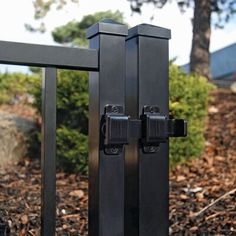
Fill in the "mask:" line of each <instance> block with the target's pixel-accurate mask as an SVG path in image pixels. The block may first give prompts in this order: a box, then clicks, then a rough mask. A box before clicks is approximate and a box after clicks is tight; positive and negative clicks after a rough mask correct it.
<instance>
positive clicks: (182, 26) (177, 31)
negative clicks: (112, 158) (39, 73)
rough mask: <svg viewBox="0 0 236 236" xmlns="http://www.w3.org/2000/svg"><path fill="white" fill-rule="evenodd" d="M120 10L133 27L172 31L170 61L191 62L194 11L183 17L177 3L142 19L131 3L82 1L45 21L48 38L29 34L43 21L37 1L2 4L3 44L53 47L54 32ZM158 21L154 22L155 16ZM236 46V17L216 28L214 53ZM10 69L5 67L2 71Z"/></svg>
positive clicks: (150, 10)
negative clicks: (36, 8) (31, 27)
mask: <svg viewBox="0 0 236 236" xmlns="http://www.w3.org/2000/svg"><path fill="white" fill-rule="evenodd" d="M106 10H112V11H115V10H120V11H121V12H123V13H124V17H125V21H126V22H127V23H128V24H129V25H130V26H131V27H132V26H135V25H137V24H141V23H148V24H153V25H157V26H161V27H165V28H168V29H171V31H172V39H171V40H170V58H171V59H173V58H177V59H176V63H177V64H178V65H183V64H185V63H187V62H188V61H189V54H190V49H191V41H192V25H191V19H192V16H193V10H192V9H188V10H187V11H186V12H185V13H184V14H182V13H181V12H180V11H179V9H178V6H177V4H176V2H175V1H172V3H171V4H167V5H166V6H165V7H164V8H163V9H161V10H157V9H154V8H153V6H152V5H146V6H145V7H144V8H143V11H142V15H139V14H132V13H131V10H130V6H129V2H128V1H127V0H79V5H78V6H76V5H73V4H68V6H67V7H65V9H63V10H62V11H56V10H55V9H52V11H51V12H50V13H49V14H48V15H47V17H46V18H45V19H43V21H44V22H45V24H46V26H47V31H46V33H44V34H41V33H30V32H28V31H26V29H25V27H24V24H25V23H30V24H32V25H34V26H37V25H39V24H40V21H35V20H34V8H33V1H31V0H20V1H19V0H0V29H1V36H0V40H6V41H15V42H26V43H36V44H45V45H53V44H55V42H53V39H52V37H51V31H52V30H53V29H54V28H55V27H57V26H61V25H64V24H66V23H67V22H68V21H71V20H81V19H82V17H83V16H84V15H87V14H93V13H95V12H97V11H106ZM152 15H154V19H153V20H151V16H152ZM234 42H236V17H234V19H233V20H232V21H231V22H230V23H229V24H227V25H226V26H225V27H224V29H223V30H220V29H215V28H214V27H212V36H211V45H210V51H215V50H217V49H220V48H222V47H224V46H227V45H229V44H232V43H234ZM5 69H6V67H3V66H1V67H0V71H4V70H5ZM8 70H10V71H11V70H26V69H22V67H8Z"/></svg>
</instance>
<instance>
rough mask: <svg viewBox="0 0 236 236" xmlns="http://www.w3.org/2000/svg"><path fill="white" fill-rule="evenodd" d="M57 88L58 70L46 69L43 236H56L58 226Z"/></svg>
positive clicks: (43, 89) (43, 122)
mask: <svg viewBox="0 0 236 236" xmlns="http://www.w3.org/2000/svg"><path fill="white" fill-rule="evenodd" d="M56 86H57V69H56V68H45V69H44V70H43V79H42V119H43V121H42V150H41V173H42V190H41V192H42V193H41V235H42V236H54V235H55V226H56Z"/></svg>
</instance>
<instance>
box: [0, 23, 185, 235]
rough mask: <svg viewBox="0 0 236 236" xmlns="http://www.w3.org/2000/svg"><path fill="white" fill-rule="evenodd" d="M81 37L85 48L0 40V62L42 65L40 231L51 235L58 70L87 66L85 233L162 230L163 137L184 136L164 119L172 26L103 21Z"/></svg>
mask: <svg viewBox="0 0 236 236" xmlns="http://www.w3.org/2000/svg"><path fill="white" fill-rule="evenodd" d="M87 37H88V39H89V40H90V49H81V48H67V47H56V46H41V45H31V44H23V43H13V42H3V41H0V63H2V64H13V65H25V66H37V67H42V68H44V70H43V83H42V118H43V119H42V120H43V122H42V150H41V170H42V193H41V197H42V202H41V235H42V236H53V235H55V222H56V221H55V217H56V216H55V214H56V88H57V69H60V68H63V69H75V70H86V71H90V78H89V97H90V102H89V235H90V236H96V235H98V236H122V235H126V236H137V235H139V236H154V235H161V236H164V235H168V136H169V134H170V131H171V132H172V133H171V134H172V136H182V135H186V123H185V122H183V121H182V122H181V121H180V120H178V122H175V121H174V120H172V119H171V120H170V119H169V118H168V39H169V38H170V31H169V30H167V29H164V28H160V27H154V26H151V25H139V26H136V27H134V28H132V29H130V30H129V31H128V28H127V26H125V25H122V24H118V23H115V22H113V21H111V20H105V21H101V22H99V23H97V24H95V25H93V26H92V27H90V28H89V29H88V31H87ZM125 114H126V115H125ZM144 116H145V117H144ZM131 118H132V119H133V120H130V119H131ZM177 123H178V126H181V127H178V128H176V127H175V124H177ZM131 124H132V126H133V128H132V127H129V125H131ZM170 124H171V126H170ZM136 127H138V131H135V129H136ZM131 128H132V133H133V134H134V133H135V135H131V133H130V132H131V131H130V130H131ZM104 129H107V130H104ZM153 130H154V131H153ZM175 130H177V131H178V134H177V135H176V134H175V133H174V132H175ZM147 135H148V137H147ZM127 144H128V145H127ZM125 145H127V146H126V148H124V146H125Z"/></svg>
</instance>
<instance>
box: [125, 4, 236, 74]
mask: <svg viewBox="0 0 236 236" xmlns="http://www.w3.org/2000/svg"><path fill="white" fill-rule="evenodd" d="M128 1H129V2H130V4H131V9H132V11H134V12H138V13H141V8H142V6H143V5H144V4H149V3H151V4H154V6H155V7H157V8H162V7H164V6H165V5H166V3H167V2H170V0H128ZM176 1H177V3H178V6H179V7H180V9H181V10H182V11H184V9H185V8H186V7H194V16H193V37H192V49H191V54H190V70H191V71H192V72H195V73H198V74H200V75H203V76H205V77H207V78H210V77H211V73H210V52H209V45H210V37H211V25H212V15H213V13H216V14H217V15H218V20H217V22H215V25H216V26H217V27H223V25H224V23H226V22H228V21H229V20H230V19H231V18H232V15H233V14H234V13H235V12H236V0H176Z"/></svg>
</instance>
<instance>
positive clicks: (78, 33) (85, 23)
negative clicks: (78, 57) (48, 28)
mask: <svg viewBox="0 0 236 236" xmlns="http://www.w3.org/2000/svg"><path fill="white" fill-rule="evenodd" d="M105 18H109V19H113V20H115V21H117V22H120V23H124V19H123V14H122V13H121V12H120V11H115V12H112V11H104V12H97V13H95V14H93V15H87V16H84V17H83V19H82V20H81V21H80V22H76V21H71V22H68V23H67V24H66V25H64V26H61V27H57V28H56V29H55V30H54V31H53V32H52V36H53V39H54V40H55V41H56V42H57V43H60V44H71V45H80V46H84V45H87V39H86V30H87V29H88V27H90V26H91V25H93V24H95V23H96V22H98V21H100V20H102V19H105Z"/></svg>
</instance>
